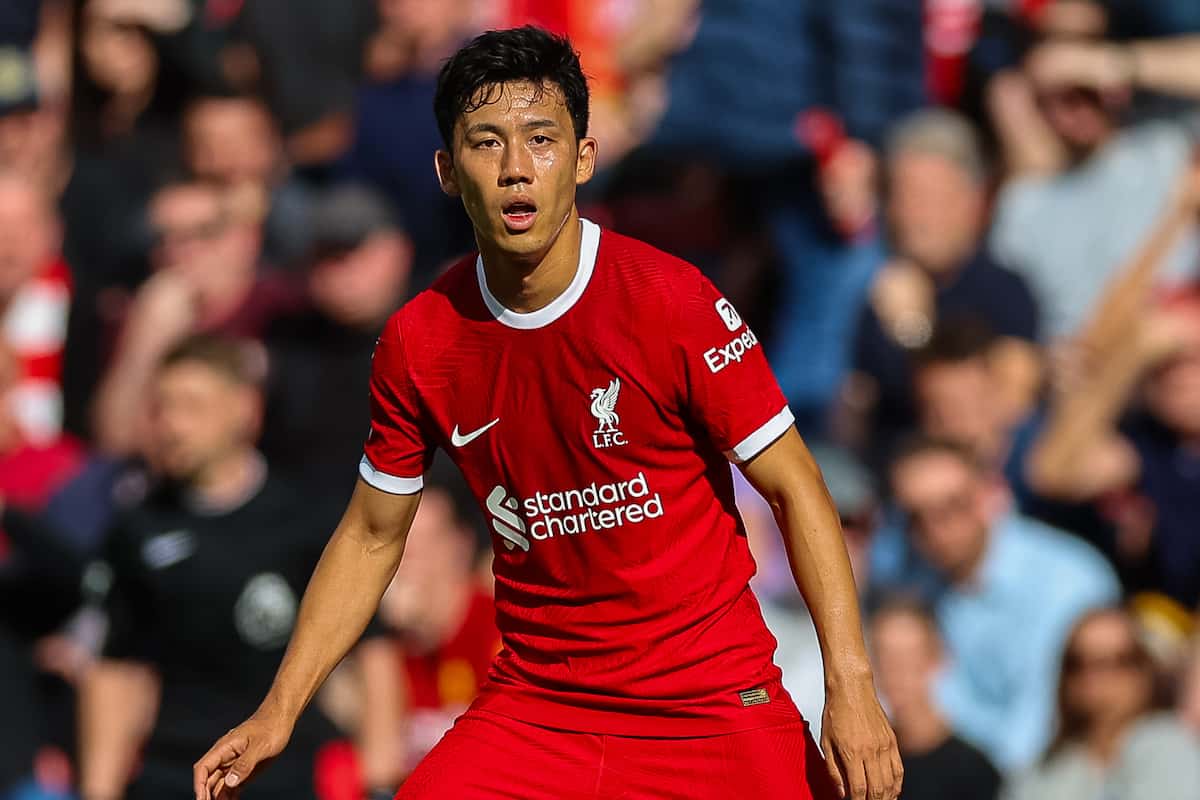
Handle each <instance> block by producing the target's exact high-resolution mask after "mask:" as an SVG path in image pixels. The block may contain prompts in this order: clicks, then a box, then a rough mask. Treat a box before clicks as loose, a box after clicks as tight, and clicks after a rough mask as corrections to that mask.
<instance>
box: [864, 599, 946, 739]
mask: <svg viewBox="0 0 1200 800" xmlns="http://www.w3.org/2000/svg"><path fill="white" fill-rule="evenodd" d="M871 653H872V655H873V656H874V659H875V677H876V680H877V681H878V685H879V692H880V694H881V695H882V696H883V698H884V702H886V703H887V705H888V708H889V710H890V711H891V714H892V716H893V718H896V719H903V718H904V717H905V715H906V714H907V713H908V712H909V711H910V709H912V708H913V707H914V706H925V705H926V704H928V703H929V702H930V699H931V696H932V695H931V688H930V687H931V684H932V682H933V678H934V675H935V674H936V673H937V671H938V669H939V667H940V666H941V660H942V651H941V642H940V640H939V638H938V633H937V631H936V630H935V629H934V628H933V626H932V625H931V624H930V621H929V620H927V619H925V618H924V617H922V616H921V615H920V614H917V613H915V612H913V611H909V610H907V609H895V610H886V611H883V612H881V613H880V614H879V615H878V616H877V617H876V618H875V620H874V621H873V622H872V624H871Z"/></svg>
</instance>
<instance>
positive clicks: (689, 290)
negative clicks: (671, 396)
mask: <svg viewBox="0 0 1200 800" xmlns="http://www.w3.org/2000/svg"><path fill="white" fill-rule="evenodd" d="M677 290H678V291H677V295H676V297H675V298H674V302H675V303H676V313H675V315H674V317H675V324H674V328H675V330H674V334H675V335H674V337H673V338H674V347H675V352H674V357H675V360H676V363H677V369H678V371H679V373H680V374H681V384H682V390H683V392H684V398H683V403H684V406H685V408H686V410H687V412H688V414H689V415H690V416H691V417H692V418H693V419H694V420H695V421H696V422H698V423H700V425H701V426H702V427H703V428H704V430H705V431H706V432H707V434H708V437H709V439H710V440H711V442H712V443H713V444H714V445H715V446H716V447H717V449H718V450H720V451H721V452H723V453H724V454H725V457H726V458H728V459H729V460H730V461H732V462H734V463H737V464H740V463H742V462H744V461H749V460H750V459H752V458H754V457H755V456H756V455H758V454H759V453H761V452H762V451H763V450H765V449H766V448H767V446H768V445H770V444H771V443H773V442H774V441H775V440H776V439H778V438H779V437H780V436H782V435H783V434H784V433H785V432H787V430H788V428H790V427H791V425H792V423H793V422H794V421H795V420H794V418H793V416H792V412H791V409H789V408H788V404H787V400H786V398H785V397H784V396H783V392H782V391H781V390H780V388H779V384H778V382H777V381H776V380H775V375H774V374H773V373H772V372H771V368H770V366H769V365H768V364H767V359H766V356H765V354H764V353H763V346H762V344H761V343H760V342H759V340H758V337H757V336H756V335H755V334H754V332H753V331H752V330H750V328H749V326H747V325H746V323H745V322H744V321H743V320H742V318H741V315H739V314H738V312H737V311H736V310H735V309H734V307H733V304H732V303H730V302H729V301H728V300H727V299H725V298H724V297H723V296H722V295H721V293H720V292H718V291H717V289H716V287H714V286H713V285H712V283H711V282H710V281H709V280H708V279H707V278H705V277H704V276H703V275H701V274H700V273H699V271H696V270H694V269H691V270H688V272H687V273H686V274H685V276H684V277H682V278H681V279H680V282H679V284H678V286H677Z"/></svg>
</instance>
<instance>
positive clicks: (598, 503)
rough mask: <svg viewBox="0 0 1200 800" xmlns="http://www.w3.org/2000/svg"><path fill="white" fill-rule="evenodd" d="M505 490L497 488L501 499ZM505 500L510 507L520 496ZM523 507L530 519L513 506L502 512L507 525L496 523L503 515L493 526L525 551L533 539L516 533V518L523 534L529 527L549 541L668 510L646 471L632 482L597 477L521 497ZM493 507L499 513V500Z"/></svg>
mask: <svg viewBox="0 0 1200 800" xmlns="http://www.w3.org/2000/svg"><path fill="white" fill-rule="evenodd" d="M500 494H505V495H506V494H507V492H506V490H504V489H503V487H496V489H495V490H493V492H492V496H493V498H495V499H497V500H498V499H499V496H500ZM489 499H492V498H489ZM505 499H506V500H507V502H505V503H504V505H505V506H506V509H504V510H505V511H508V510H515V509H516V508H517V505H516V503H514V502H513V501H514V500H515V498H512V497H506V498H505ZM520 508H521V511H522V514H523V516H524V517H525V519H523V520H518V519H517V518H516V515H512V514H511V512H510V511H509V513H505V514H503V516H502V519H503V521H504V522H507V523H508V525H500V526H498V527H497V526H496V525H495V522H497V521H499V520H494V521H493V527H496V528H497V533H500V534H501V536H504V537H505V538H506V539H508V540H510V541H513V542H515V543H516V544H517V546H520V547H521V549H523V550H527V549H528V546H527V544H525V542H527V541H528V540H524V541H521V539H524V537H523V536H514V535H513V534H516V533H517V531H515V530H512V523H513V522H517V524H518V525H519V527H520V533H524V532H525V531H528V533H529V536H531V537H532V538H533V539H536V540H538V541H544V540H546V539H553V538H555V537H559V536H574V535H577V534H581V533H589V532H593V531H605V530H612V529H613V528H619V527H622V526H624V525H626V524H631V525H636V524H638V523H641V522H644V521H646V520H648V519H657V518H658V517H661V516H662V515H663V503H662V497H661V496H660V495H659V494H658V493H657V492H653V491H651V487H650V484H649V482H648V481H647V480H646V474H645V473H644V472H639V473H638V474H637V475H635V476H634V477H633V478H630V479H629V480H627V481H615V482H613V483H599V482H593V483H591V484H588V485H587V486H584V487H581V488H578V489H564V490H562V491H557V492H535V493H534V494H533V495H532V496H530V497H526V498H525V499H523V500H521V501H520ZM489 510H491V511H492V512H493V513H496V512H497V511H500V510H501V509H500V508H498V507H497V506H496V504H495V503H489ZM510 549H511V548H510Z"/></svg>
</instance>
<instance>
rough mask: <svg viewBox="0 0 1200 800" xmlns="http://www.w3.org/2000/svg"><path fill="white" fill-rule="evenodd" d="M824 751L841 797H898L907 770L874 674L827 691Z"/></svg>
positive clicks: (865, 799) (888, 799)
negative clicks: (876, 689) (875, 683)
mask: <svg viewBox="0 0 1200 800" xmlns="http://www.w3.org/2000/svg"><path fill="white" fill-rule="evenodd" d="M821 749H822V750H823V751H824V752H825V765H826V767H828V769H829V774H830V776H831V777H832V778H833V783H834V785H835V786H836V787H837V789H838V794H839V796H841V797H843V798H851V799H852V800H868V799H869V800H896V798H897V797H898V796H899V794H900V787H901V785H902V784H903V782H904V766H903V765H902V764H901V763H900V750H899V748H898V747H897V745H896V735H895V734H894V733H892V727H891V725H889V724H888V721H887V717H886V716H884V713H883V709H882V708H880V706H879V700H877V699H876V697H875V686H874V683H873V682H872V681H871V678H870V677H869V675H868V677H865V678H859V679H856V680H853V681H851V682H850V683H849V684H845V685H840V686H837V687H835V688H831V689H830V690H829V692H828V693H827V696H826V700H825V716H824V720H823V722H822V724H821Z"/></svg>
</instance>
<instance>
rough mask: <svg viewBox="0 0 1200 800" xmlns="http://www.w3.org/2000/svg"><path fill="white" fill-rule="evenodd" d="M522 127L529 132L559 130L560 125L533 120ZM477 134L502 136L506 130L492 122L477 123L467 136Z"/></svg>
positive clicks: (549, 121)
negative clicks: (540, 129)
mask: <svg viewBox="0 0 1200 800" xmlns="http://www.w3.org/2000/svg"><path fill="white" fill-rule="evenodd" d="M520 127H521V130H526V131H529V130H534V129H535V128H557V127H558V123H557V122H555V121H554V120H552V119H531V120H529V122H524V123H522V124H521V126H520ZM477 133H495V134H498V135H502V134H503V133H504V130H503V129H502V128H501V127H500V126H499V125H496V124H495V123H492V122H476V123H475V124H474V125H470V126H469V127H468V128H467V130H466V135H467V136H471V135H473V134H477Z"/></svg>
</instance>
